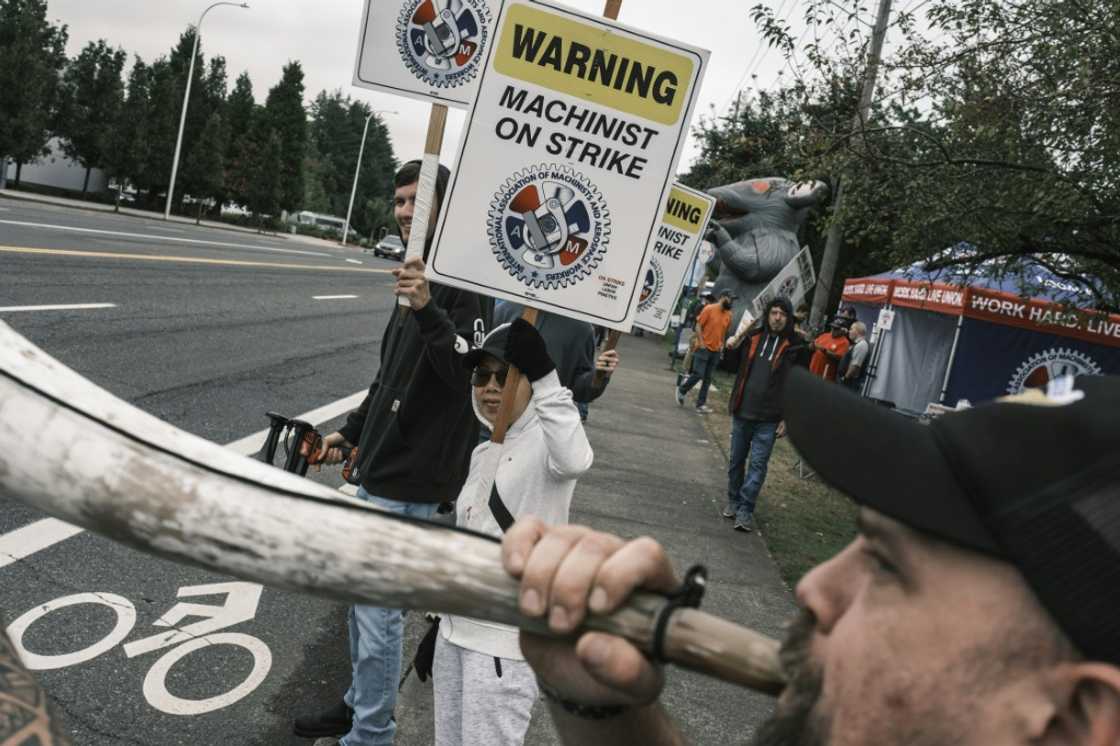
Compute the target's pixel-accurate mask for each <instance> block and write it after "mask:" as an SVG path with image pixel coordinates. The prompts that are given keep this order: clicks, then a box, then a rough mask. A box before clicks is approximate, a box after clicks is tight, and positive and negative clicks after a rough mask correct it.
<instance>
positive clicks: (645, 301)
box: [634, 184, 716, 334]
mask: <svg viewBox="0 0 1120 746" xmlns="http://www.w3.org/2000/svg"><path fill="white" fill-rule="evenodd" d="M715 204H716V199H715V197H711V196H709V195H707V194H704V193H703V192H698V191H696V190H695V189H690V188H689V187H686V186H685V185H684V184H674V185H673V190H672V191H671V192H670V193H669V202H668V203H667V204H666V206H665V213H664V215H663V217H662V223H661V225H660V226H658V228H657V235H656V236H655V237H654V239H653V250H652V251H651V252H650V257H649V264H648V265H647V267H646V276H645V281H644V283H643V284H642V292H641V294H640V295H639V297H638V312H637V314H636V315H635V316H634V325H635V326H637V327H639V328H642V329H645V330H647V331H651V332H654V333H655V334H664V333H665V332H666V331H667V330H668V329H669V321H670V319H671V318H672V316H673V310H674V309H675V308H676V307H677V300H678V299H679V298H680V297H681V290H682V289H683V288H684V283H685V280H686V279H688V277H687V275H688V273H689V270H691V269H692V266H693V262H694V261H695V260H696V253H697V252H698V251H699V250H700V243H701V241H703V239H704V234H705V233H706V232H707V230H708V222H709V221H710V220H711V217H712V209H713V208H714V207H715Z"/></svg>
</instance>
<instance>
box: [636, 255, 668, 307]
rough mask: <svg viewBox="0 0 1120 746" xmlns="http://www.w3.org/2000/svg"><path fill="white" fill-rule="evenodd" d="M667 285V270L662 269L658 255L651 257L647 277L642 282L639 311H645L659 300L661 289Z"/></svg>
mask: <svg viewBox="0 0 1120 746" xmlns="http://www.w3.org/2000/svg"><path fill="white" fill-rule="evenodd" d="M664 287H665V272H664V270H662V269H661V262H659V261H657V257H650V261H649V269H647V270H646V279H645V282H643V283H642V293H641V295H639V296H638V312H639V313H645V312H646V311H647V310H649V308H650V306H652V305H653V304H654V303H656V302H657V299H658V297H660V296H661V289H662V288H664Z"/></svg>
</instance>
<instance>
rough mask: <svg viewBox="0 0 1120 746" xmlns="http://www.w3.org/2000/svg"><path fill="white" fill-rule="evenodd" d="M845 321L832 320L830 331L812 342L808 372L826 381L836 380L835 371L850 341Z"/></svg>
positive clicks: (840, 319)
mask: <svg viewBox="0 0 1120 746" xmlns="http://www.w3.org/2000/svg"><path fill="white" fill-rule="evenodd" d="M846 321H847V320H846V319H843V318H840V317H839V316H837V317H836V318H835V319H833V320H832V329H831V331H827V332H824V333H823V334H821V335H820V336H819V337H817V338H816V339H815V340H814V341H813V350H814V352H813V359H812V360H810V361H809V372H810V373H812V374H813V375H814V376H820V377H821V378H823V379H825V380H826V381H835V380H836V370H837V367H838V366H839V364H840V360H841V358H843V357H844V354H845V353H846V352H847V351H848V347H850V346H851V344H852V341H851V340H850V339H848V326H847V323H846Z"/></svg>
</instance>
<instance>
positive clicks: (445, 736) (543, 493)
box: [432, 319, 594, 746]
mask: <svg viewBox="0 0 1120 746" xmlns="http://www.w3.org/2000/svg"><path fill="white" fill-rule="evenodd" d="M464 361H465V362H466V363H467V365H468V366H470V367H471V368H472V369H473V373H472V375H471V385H472V386H473V388H474V409H475V414H476V415H478V419H479V420H481V421H482V424H483V425H485V426H486V427H487V428H493V427H494V422H495V421H496V420H497V416H498V408H499V406H500V405H501V401H502V392H503V390H504V388H505V386H506V380H507V379H506V376H507V375H508V373H509V370H510V365H514V366H516V367H517V368H518V369H519V370H520V371H521V372H522V373H524V377H523V378H521V379H520V381H519V382H518V389H517V398H516V399H515V403H514V408H513V413H512V416H511V418H510V419H511V420H512V424H511V425H510V427H509V431H508V432H507V433H506V439H505V443H504V445H503V444H497V443H491V442H489V441H488V442H486V443H483V444H482V445H480V446H478V448H476V449H475V451H474V454H473V455H472V457H471V470H470V474H469V475H468V476H467V482H466V484H465V485H463V489H462V491H461V492H460V493H459V499H458V500H457V501H456V503H455V504H456V517H457V521H456V524H457V525H458V526H462V527H464V528H468V529H473V530H475V531H480V532H482V533H486V534H490V535H492V536H501V535H502V532H504V531H505V530H506V529H508V528H509V527H510V525H512V523H513V520H514V519H515V518H517V517H519V516H523V515H528V514H532V515H534V516H536V517H537V518H539V519H541V520H543V521H545V522H546V523H548V524H551V525H557V524H562V523H567V522H568V511H569V509H570V508H571V504H572V493H573V492H574V491H575V487H576V480H577V479H579V477H580V476H582V475H583V474H585V473H586V472H587V470H588V469H590V468H591V463H592V460H593V458H594V455H593V453H592V451H591V444H590V443H588V442H587V435H586V434H585V433H584V430H583V426H582V425H581V424H580V417H579V412H578V410H577V409H576V407H575V404H574V403H573V401H572V392H571V391H570V390H568V389H567V388H565V387H564V386H563V385H561V383H560V377H559V375H558V370H557V368H556V365H555V364H554V363H553V361H552V358H551V357H550V356H549V353H548V349H547V348H546V346H545V341H544V339H543V337H542V335H541V334H540V333H539V332H538V331H537V330H536V329H534V328H533V325H532V324H530V323H529V322H527V321H525V320H523V319H516V320H515V321H514V322H513V323H512V324H503V325H502V326H499V327H497V328H496V329H494V331H492V332H491V333H490V334H489V335H488V336H487V337H486V341H485V342H484V343H483V345H482V347H481V348H479V349H476V350H472V351H471V352H470V353H468V354H467V355H466V357H465V360H464ZM494 450H498V451H499V453H497V454H496V455H497V457H498V458H500V459H501V461H500V462H499V466H498V471H497V474H496V476H495V481H494V490H489V489H486V486H485V484H483V480H484V479H485V478H486V475H485V474H484V472H485V471H486V469H485V468H484V467H483V465H484V464H488V463H492V462H490V460H489V458H488V456H493V455H495V454H491V453H490V452H491V451H494ZM438 625H439V627H438V629H439V632H438V636H437V637H436V638H435V653H434V660H433V665H432V678H433V682H434V685H435V743H436V746H519V744H521V742H522V741H523V739H524V737H525V732H526V730H528V728H529V716H530V713H531V712H532V709H533V703H534V702H536V700H537V694H538V691H537V679H536V676H535V675H534V674H533V672H532V670H531V669H530V668H529V665H528V664H527V663H525V657H524V656H523V655H522V654H521V648H520V647H519V645H518V631H517V629H516V628H515V627H508V626H506V625H503V624H495V623H492V622H483V621H480V620H477V619H470V618H467V617H461V616H455V615H451V614H447V615H444V616H443V617H442V618H441V619H440V621H439V622H438Z"/></svg>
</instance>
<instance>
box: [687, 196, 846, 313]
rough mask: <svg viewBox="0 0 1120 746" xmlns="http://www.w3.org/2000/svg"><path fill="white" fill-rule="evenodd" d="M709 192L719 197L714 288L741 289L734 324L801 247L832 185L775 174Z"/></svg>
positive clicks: (713, 233) (712, 235)
mask: <svg viewBox="0 0 1120 746" xmlns="http://www.w3.org/2000/svg"><path fill="white" fill-rule="evenodd" d="M708 194H710V195H712V196H713V197H715V198H716V200H717V201H716V209H715V218H716V220H715V221H714V222H713V223H712V228H711V231H710V235H709V238H710V240H711V241H712V242H713V243H714V244H715V245H716V256H715V258H714V259H713V260H712V266H713V268H716V269H718V271H719V276H718V277H717V278H716V284H715V293H716V296H717V297H718V296H719V293H720V292H721V291H723V290H730V291H731V292H732V293H734V294H735V295H736V297H737V300H736V301H735V307H734V319H733V322H732V326H731V328H732V329H734V328H735V327H736V326H737V325H738V323H739V319H740V318H741V317H742V315H743V312H744V311H746V310H748V309H749V308H750V305H751V301H753V300H754V298H755V296H756V295H758V293H759V291H761V290H762V289H763V288H765V287H766V285H767V284H769V282H770V281H771V280H772V279H774V277H775V276H777V274H778V273H779V272H780V271H781V270H782V267H784V266H786V264H788V263H789V261H790V260H792V259H793V257H794V256H796V255H797V252H798V251H799V250H800V249H801V244H800V243H799V242H798V240H797V231H798V229H799V228H800V227H801V225H802V223H804V222H805V218H806V217H807V216H808V214H809V210H811V209H812V208H813V207H816V206H817V205H819V204H822V203H823V202H824V200H825V198H826V197H827V196H828V186H827V185H826V184H825V183H824V182H821V181H814V182H807V183H800V184H795V183H794V182H792V181H789V180H788V179H783V178H781V177H772V178H765V179H750V180H749V181H740V182H738V183H735V184H725V185H724V186H718V187H713V188H711V189H709V190H708Z"/></svg>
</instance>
